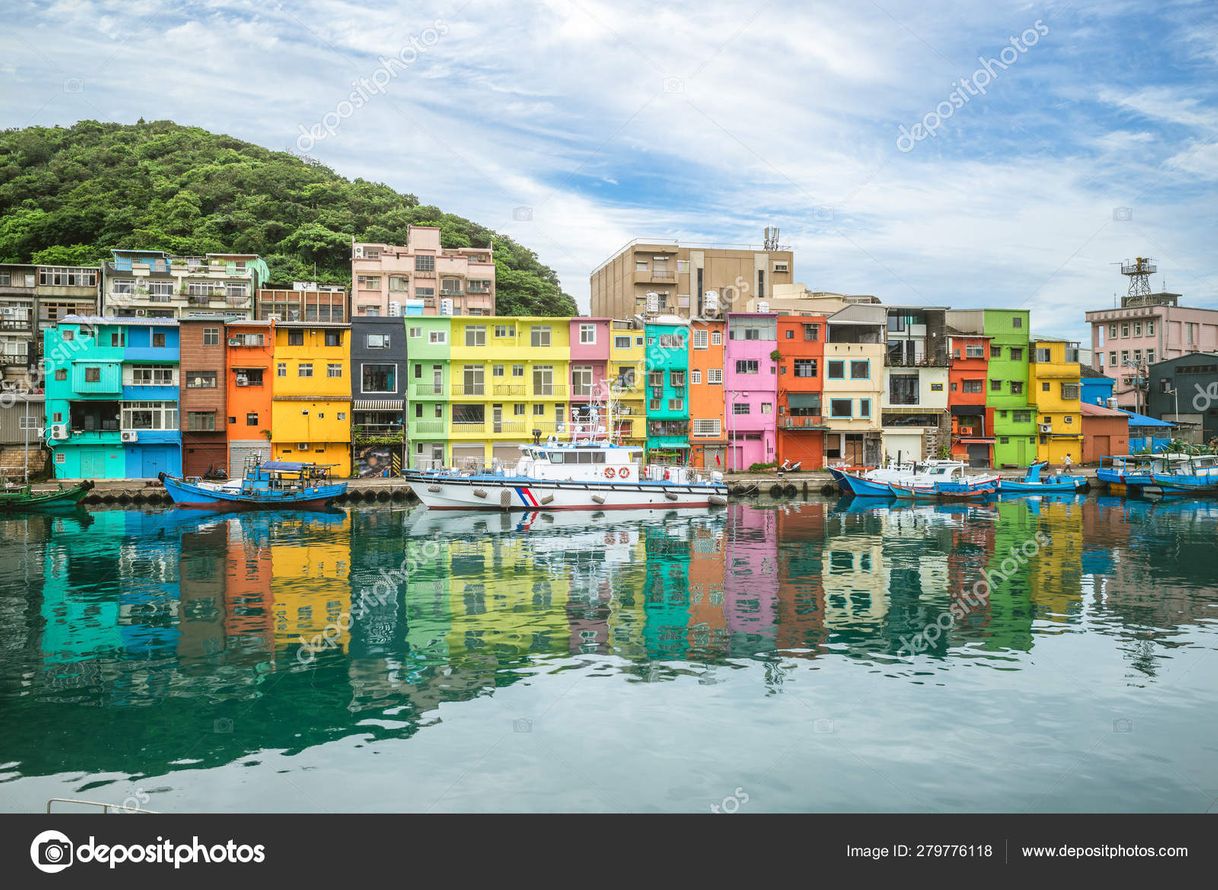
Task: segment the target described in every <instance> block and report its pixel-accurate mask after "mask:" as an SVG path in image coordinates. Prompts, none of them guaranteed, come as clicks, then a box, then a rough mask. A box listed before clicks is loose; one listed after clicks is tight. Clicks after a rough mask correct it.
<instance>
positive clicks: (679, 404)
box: [668, 399, 685, 411]
mask: <svg viewBox="0 0 1218 890" xmlns="http://www.w3.org/2000/svg"><path fill="white" fill-rule="evenodd" d="M668 410H669V411H684V410H685V399H669V400H668Z"/></svg>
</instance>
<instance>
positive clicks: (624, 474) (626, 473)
mask: <svg viewBox="0 0 1218 890" xmlns="http://www.w3.org/2000/svg"><path fill="white" fill-rule="evenodd" d="M618 475H619V476H621V477H622V478H623V479H629V478H630V467H622V469H621V472H619V473H618Z"/></svg>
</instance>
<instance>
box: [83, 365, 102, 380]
mask: <svg viewBox="0 0 1218 890" xmlns="http://www.w3.org/2000/svg"><path fill="white" fill-rule="evenodd" d="M85 383H101V368H85Z"/></svg>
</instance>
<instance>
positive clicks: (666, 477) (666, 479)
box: [664, 467, 672, 482]
mask: <svg viewBox="0 0 1218 890" xmlns="http://www.w3.org/2000/svg"><path fill="white" fill-rule="evenodd" d="M671 478H672V473H671V472H669V470H668V468H667V467H665V469H664V481H665V482H667V481H668V480H669V479H671Z"/></svg>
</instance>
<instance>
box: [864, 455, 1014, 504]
mask: <svg viewBox="0 0 1218 890" xmlns="http://www.w3.org/2000/svg"><path fill="white" fill-rule="evenodd" d="M965 468H966V466H965V464H964V462H963V461H950V460H948V461H935V462H934V463H932V464H930V465H929V466H927V467H925V468H924V469H923V470H922V471H921V472H919V473H917V474H915V475H913V476H911V477H909V478H906V479H901V480H897V481H894V482H889V483H888V488H889V491H890V492H891V493H892V496H893V497H895V498H898V499H900V500H976V499H978V498H983V497H986V496H988V495H991V494H994V493H995V492H997V491H998V476H997V475H995V474H993V473H987V474H982V475H976V476H966V475H965V473H964V470H965Z"/></svg>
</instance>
